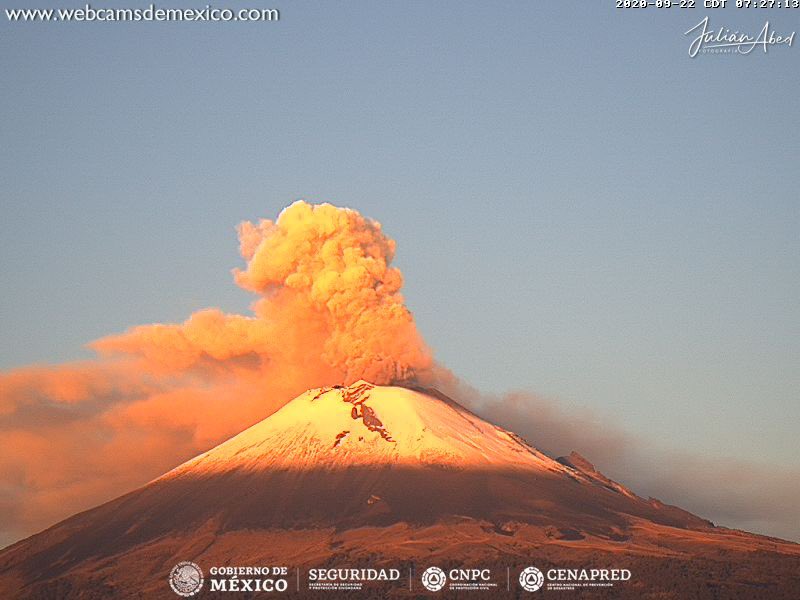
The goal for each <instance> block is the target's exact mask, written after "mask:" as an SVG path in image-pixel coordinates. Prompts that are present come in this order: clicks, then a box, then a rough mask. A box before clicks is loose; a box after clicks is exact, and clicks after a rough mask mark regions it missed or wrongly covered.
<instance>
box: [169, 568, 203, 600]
mask: <svg viewBox="0 0 800 600" xmlns="http://www.w3.org/2000/svg"><path fill="white" fill-rule="evenodd" d="M169 587H171V588H172V591H173V592H175V593H176V594H178V596H183V597H184V598H188V597H189V596H194V595H195V594H196V593H197V592H199V591H200V588H202V587H203V571H202V569H200V567H198V566H197V565H196V564H194V563H193V562H189V561H188V560H184V561H182V562H179V563H178V564H177V565H175V566H174V567H172V571H170V573H169Z"/></svg>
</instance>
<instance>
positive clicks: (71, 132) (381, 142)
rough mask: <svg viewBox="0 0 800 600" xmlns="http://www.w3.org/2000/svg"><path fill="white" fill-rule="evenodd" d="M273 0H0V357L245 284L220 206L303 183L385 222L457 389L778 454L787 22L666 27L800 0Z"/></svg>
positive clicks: (783, 409)
mask: <svg viewBox="0 0 800 600" xmlns="http://www.w3.org/2000/svg"><path fill="white" fill-rule="evenodd" d="M26 4H27V5H30V3H26V2H24V1H23V0H4V2H3V8H7V7H13V6H24V5H26ZM123 4H124V6H138V5H136V4H133V3H127V4H125V3H122V4H120V3H116V4H115V5H117V6H122V5H123ZM262 4H264V3H262V2H257V3H255V5H258V6H261V5H262ZM700 4H702V2H700ZM46 5H47V3H46V2H43V3H42V4H41V5H39V6H46ZM73 5H74V6H77V4H74V3H73V4H68V3H65V4H62V5H61V6H73ZM179 5H180V6H195V5H197V3H193V2H190V1H188V0H187V1H185V2H182V3H177V2H176V3H171V4H170V6H179ZM215 5H216V6H230V5H236V4H235V3H230V4H227V3H223V2H218V3H215ZM251 5H252V4H251ZM165 6H166V5H165ZM274 6H275V7H277V8H279V9H280V10H281V11H282V20H281V22H279V23H277V24H264V23H250V24H202V23H160V24H156V23H153V24H127V25H125V24H64V23H61V24H49V25H43V24H35V25H34V24H27V25H26V24H15V25H13V26H12V25H10V24H9V23H8V22H6V21H5V20H4V17H2V19H3V20H1V21H0V75H1V76H2V85H0V109H1V112H0V115H2V117H1V118H0V140H1V143H0V179H1V180H2V187H1V188H0V189H1V190H2V191H0V197H1V198H2V219H0V278H1V279H2V285H3V293H2V295H0V335H1V336H2V347H0V367H2V368H10V367H13V366H19V365H23V364H27V363H31V362H46V361H55V362H58V361H65V360H70V359H75V358H80V357H85V356H89V352H88V351H87V350H85V349H84V348H83V344H84V343H85V342H87V341H89V340H92V339H94V338H97V337H99V336H102V335H105V334H108V333H110V332H117V331H121V330H123V329H125V328H126V327H128V326H130V325H134V324H139V323H147V322H154V321H160V322H163V321H182V320H183V319H185V318H186V317H187V316H188V315H189V314H190V312H191V311H193V310H195V309H199V308H202V307H207V306H219V307H221V308H223V309H225V310H229V311H244V310H246V307H247V305H248V303H249V302H250V300H251V298H250V297H249V296H248V295H247V294H246V293H245V292H243V291H242V290H240V289H238V288H237V287H236V286H235V285H234V284H233V283H232V281H231V276H230V269H231V268H232V267H234V266H237V265H240V264H241V262H240V259H239V257H238V254H237V241H236V237H235V232H234V226H235V225H236V224H237V223H238V222H239V221H241V220H243V219H254V218H258V217H262V216H263V217H274V216H275V215H276V214H277V212H278V211H279V210H280V209H281V208H282V207H283V206H285V205H287V204H289V203H290V202H292V201H293V200H295V199H297V198H305V199H307V200H309V201H330V202H333V203H336V204H341V205H348V206H352V207H354V208H357V209H359V210H360V211H362V212H363V213H365V214H367V215H369V216H371V217H374V218H376V219H378V220H380V221H381V222H383V223H384V226H385V229H386V231H387V232H388V233H389V235H391V236H392V237H394V238H395V239H396V240H397V241H398V246H399V251H398V260H397V262H398V264H399V266H400V267H401V268H402V270H403V272H404V274H405V276H406V281H407V287H406V295H407V299H408V303H409V305H410V307H411V309H412V310H413V311H414V313H415V315H416V318H417V320H418V323H419V326H420V328H421V330H422V332H423V333H424V335H425V337H426V339H427V341H428V342H429V344H430V345H431V346H432V347H433V348H434V349H435V351H436V355H437V357H438V358H439V359H441V360H442V361H443V362H444V363H445V364H447V365H448V366H449V367H451V368H452V369H453V370H454V371H455V372H456V373H458V374H459V375H461V376H463V377H464V378H465V379H466V380H468V381H470V382H472V383H473V384H475V385H476V386H477V387H479V388H481V389H483V390H487V391H503V390H506V389H509V388H524V389H529V390H533V391H536V392H538V393H541V394H544V395H547V396H550V397H553V398H557V399H559V400H560V401H562V402H563V403H564V404H565V405H566V406H574V407H578V406H582V407H584V406H585V407H589V408H591V409H593V410H594V411H595V412H597V413H598V414H601V415H606V416H607V417H608V418H609V419H612V420H613V421H615V422H616V423H617V425H619V426H620V427H622V428H625V429H627V430H629V431H631V432H634V433H636V434H639V435H643V436H648V437H649V438H650V439H652V440H653V441H654V443H658V444H663V445H667V446H672V447H677V448H683V449H685V450H689V451H698V452H701V453H704V454H706V455H711V456H743V455H746V456H747V457H748V458H751V459H756V460H760V461H764V462H772V463H775V464H779V465H787V466H796V465H797V464H798V445H797V425H798V423H800V402H798V400H799V399H800V393H799V392H800V301H799V299H800V235H799V232H800V208H798V207H800V198H798V189H800V185H799V184H800V168H798V167H799V165H798V157H800V142H798V133H800V127H799V126H800V117H798V105H797V102H798V97H800V77H798V73H800V70H799V69H798V65H800V62H799V61H800V48H798V47H797V45H798V44H797V43H796V44H795V46H794V47H792V48H774V49H771V50H770V52H769V53H768V54H767V55H763V54H762V53H761V52H760V51H759V52H753V53H752V54H751V55H749V56H705V57H703V56H701V57H698V58H696V59H690V58H689V57H688V54H687V50H688V43H689V41H690V40H689V38H688V37H685V36H684V35H682V34H683V32H684V31H686V30H687V29H689V28H690V27H692V26H693V25H695V24H696V23H697V22H698V21H699V20H700V19H701V18H702V17H703V16H704V15H706V14H709V15H710V17H711V20H712V24H718V25H726V26H728V27H731V28H742V29H747V30H753V31H754V32H755V31H757V30H758V29H760V27H761V26H762V25H763V23H764V20H765V19H766V18H769V19H770V20H771V22H772V24H773V26H774V27H775V28H776V29H778V30H781V31H787V32H789V31H792V30H800V10H789V9H782V10H780V11H778V12H774V11H773V12H770V11H762V10H751V11H745V10H736V9H734V8H728V9H725V10H718V11H706V10H705V9H703V8H699V9H696V10H694V11H685V10H680V9H671V10H663V11H660V12H659V11H656V10H655V9H647V10H629V11H620V10H615V9H614V8H613V3H612V2H611V1H606V0H604V1H603V2H579V3H578V2H575V3H565V2H507V3H501V4H497V3H494V2H484V3H474V2H403V3H399V2H395V3H386V2H346V3H345V2H301V1H299V0H291V1H287V0H276V2H275V4H274ZM0 16H2V15H0Z"/></svg>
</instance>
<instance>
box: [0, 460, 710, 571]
mask: <svg viewBox="0 0 800 600" xmlns="http://www.w3.org/2000/svg"><path fill="white" fill-rule="evenodd" d="M452 515H458V516H461V517H469V518H471V519H475V520H481V521H485V522H487V523H491V524H492V525H493V526H495V527H496V528H497V529H498V530H502V528H503V527H505V526H507V524H508V523H525V524H531V525H536V526H539V527H552V528H555V529H556V530H562V531H566V532H574V533H573V535H576V536H581V537H583V536H594V537H599V538H606V539H617V540H619V539H627V538H628V537H629V536H630V532H629V528H630V524H631V517H637V518H639V519H644V520H648V521H652V522H654V523H658V524H661V525H667V526H671V527H678V528H693V529H708V528H709V524H708V522H707V521H704V520H702V519H700V518H698V517H695V516H694V515H691V514H690V513H687V512H685V511H682V510H680V509H677V508H674V507H669V506H665V505H660V506H654V505H651V504H649V503H647V502H645V501H642V500H638V501H632V500H631V499H630V498H628V497H626V496H622V495H619V494H615V493H613V492H611V491H608V490H605V489H603V488H599V487H598V488H588V489H587V487H586V486H585V485H583V484H581V483H579V482H578V481H574V480H570V479H561V478H558V477H555V476H551V475H547V474H543V475H532V474H530V473H524V472H519V471H486V470H484V471H480V470H475V471H473V470H448V469H439V468H425V469H422V468H408V467H386V468H352V469H341V470H295V471H292V470H286V471H274V472H273V471H269V472H263V473H260V472H259V473H252V472H251V473H246V472H245V473H241V472H229V473H223V474H218V475H214V476H205V477H192V476H188V475H185V476H182V477H179V478H176V479H169V480H163V479H162V480H158V481H155V482H153V483H151V484H149V485H147V486H145V487H144V488H141V489H140V490H137V491H135V492H132V493H130V494H127V495H125V496H122V497H121V498H118V499H116V500H113V501H111V502H109V503H107V504H104V505H102V506H99V507H97V508H94V509H92V510H89V511H86V512H84V513H80V514H78V515H75V516H73V517H71V518H69V519H67V520H65V521H63V522H62V523H61V524H59V525H56V526H55V527H52V528H50V529H48V530H47V531H45V532H43V533H42V534H39V535H37V536H33V537H31V538H28V539H27V540H23V541H21V542H19V543H17V544H15V545H13V546H11V547H9V548H8V549H6V550H5V551H3V552H1V553H0V572H2V571H4V570H5V569H7V568H9V567H13V568H22V569H23V570H24V571H25V573H26V575H28V576H32V577H35V576H36V574H37V573H42V572H47V573H48V574H49V575H50V576H53V575H58V574H60V573H63V572H65V571H67V570H68V569H69V568H71V567H72V566H74V565H76V564H79V563H81V562H82V561H84V560H87V559H90V558H94V557H98V556H106V555H111V554H117V553H123V552H125V551H127V550H129V549H130V548H133V547H135V546H138V545H141V544H146V543H150V542H152V541H154V540H157V539H158V538H161V537H162V536H167V535H169V536H172V535H175V534H176V533H177V532H192V531H196V530H200V529H204V528H211V529H213V530H214V531H215V532H217V533H219V534H222V533H226V532H231V531H239V530H266V529H283V528H299V529H313V528H319V529H325V528H334V529H337V530H344V529H353V528H357V527H364V526H374V527H386V526H390V525H392V524H395V523H407V524H411V525H416V526H426V525H431V524H433V523H436V522H438V521H440V520H442V519H444V518H446V517H448V516H452Z"/></svg>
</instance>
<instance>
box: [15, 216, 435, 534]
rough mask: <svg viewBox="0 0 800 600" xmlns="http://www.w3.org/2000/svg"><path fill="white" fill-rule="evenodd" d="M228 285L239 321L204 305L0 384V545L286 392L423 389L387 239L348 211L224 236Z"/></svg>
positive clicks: (139, 478)
mask: <svg viewBox="0 0 800 600" xmlns="http://www.w3.org/2000/svg"><path fill="white" fill-rule="evenodd" d="M238 232H239V242H240V250H241V254H242V256H243V258H244V259H245V261H246V266H245V267H244V268H243V269H235V270H234V272H233V274H234V278H235V280H236V283H237V284H238V285H239V286H241V287H242V288H244V289H246V290H248V291H251V292H254V293H256V294H257V295H258V299H257V300H256V301H255V302H254V304H253V315H250V316H244V315H232V314H226V313H223V312H222V311H220V310H218V309H206V310H202V311H199V312H196V313H194V314H193V315H191V316H190V317H189V319H188V320H186V321H185V322H184V323H182V324H154V325H144V326H139V327H134V328H133V329H131V330H129V331H127V332H125V333H123V334H121V335H113V336H109V337H105V338H102V339H100V340H97V341H95V342H93V343H92V344H91V347H92V348H94V349H95V350H96V351H97V352H98V358H97V359H95V360H90V361H83V362H81V363H69V364H65V365H58V366H52V367H50V366H36V367H26V368H22V369H16V370H13V371H10V372H6V373H3V374H0V419H1V420H2V423H1V424H2V427H0V446H2V447H3V448H6V449H8V450H7V451H6V452H3V455H2V456H0V481H3V482H8V483H4V485H5V486H6V487H8V488H9V489H8V492H9V493H8V494H6V495H5V496H6V500H5V504H8V506H6V507H5V508H7V510H4V511H3V514H5V515H7V517H6V518H5V519H4V518H3V517H0V545H2V542H4V541H10V540H11V539H13V538H14V537H16V536H18V535H19V534H21V533H30V532H31V531H32V530H33V529H35V528H38V527H41V526H44V525H46V524H48V523H49V522H51V521H53V520H55V519H57V518H60V517H63V516H66V515H67V514H69V513H71V512H74V511H75V510H78V509H81V508H84V507H86V506H88V505H91V504H94V503H96V502H98V501H101V500H104V499H107V498H109V497H111V496H113V495H115V494H118V493H119V492H121V491H124V490H125V489H128V488H130V487H133V486H135V485H139V484H141V483H143V482H144V481H146V480H147V479H149V478H150V477H152V476H155V475H157V474H158V473H160V472H162V471H164V470H165V469H166V468H169V467H170V466H173V465H174V464H176V463H177V462H180V461H181V460H183V459H185V458H187V457H189V456H191V455H193V454H195V453H196V452H197V451H199V450H204V449H206V448H208V447H210V446H212V445H214V444H215V443H218V442H219V441H221V440H222V439H225V438H226V437H228V436H230V435H233V434H235V433H238V432H239V431H241V430H242V429H244V428H245V427H247V426H249V425H251V424H252V423H254V422H256V421H259V420H261V419H263V418H264V417H265V416H267V415H269V414H270V413H271V412H273V411H274V410H276V409H277V408H278V407H280V406H281V405H282V404H283V403H285V402H286V401H288V400H289V399H290V398H292V397H294V396H296V395H297V394H299V393H300V392H302V391H304V390H306V389H309V388H312V387H319V386H323V385H333V384H350V383H353V382H354V381H357V380H359V379H365V380H368V381H371V382H373V383H376V384H390V383H402V382H408V381H412V380H425V381H428V382H430V381H431V379H432V378H433V377H434V372H435V368H434V363H433V360H432V356H431V353H430V351H429V350H428V348H427V347H426V345H425V343H424V341H423V340H422V338H421V336H420V334H419V333H418V331H417V329H416V326H415V323H414V319H413V317H412V315H411V313H410V312H409V310H408V308H406V306H405V304H404V303H403V297H402V296H401V294H400V290H401V288H402V285H403V277H402V274H401V273H400V271H399V270H398V269H397V268H395V267H393V266H391V263H392V260H393V258H394V254H395V242H394V241H393V240H391V239H390V238H389V237H387V236H386V235H385V234H384V233H383V231H382V230H381V225H380V224H379V223H378V222H376V221H373V220H370V219H368V218H365V217H364V216H362V215H361V214H359V213H358V212H357V211H355V210H351V209H347V208H338V207H335V206H332V205H330V204H320V205H311V204H308V203H306V202H303V201H298V202H295V203H294V204H292V205H291V206H289V207H288V208H286V209H285V210H284V211H283V212H281V214H280V215H279V216H278V218H277V219H276V220H275V221H271V220H261V221H259V222H258V223H250V222H245V223H242V224H241V225H240V226H239V229H238Z"/></svg>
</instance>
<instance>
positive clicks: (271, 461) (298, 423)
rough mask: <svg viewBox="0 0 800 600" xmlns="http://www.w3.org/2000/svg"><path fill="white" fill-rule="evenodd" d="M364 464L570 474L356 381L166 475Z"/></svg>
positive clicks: (491, 434) (315, 392)
mask: <svg viewBox="0 0 800 600" xmlns="http://www.w3.org/2000/svg"><path fill="white" fill-rule="evenodd" d="M369 465H373V466H374V465H398V466H403V465H404V466H426V465H438V466H448V467H454V468H467V467H472V468H513V469H534V470H539V471H551V472H554V473H561V474H566V473H567V471H568V469H566V468H565V467H564V466H563V465H561V464H560V463H558V462H556V461H555V460H552V459H551V458H549V457H547V456H545V455H544V454H542V453H541V452H539V451H538V450H536V449H535V448H533V447H531V446H529V445H528V444H526V443H525V442H524V441H523V440H521V439H520V438H519V437H517V436H516V435H515V434H513V433H510V432H508V431H506V430H504V429H501V428H499V427H496V426H494V425H492V424H490V423H487V422H486V421H483V420H482V419H480V418H479V417H477V416H476V415H474V414H472V413H471V412H469V411H468V410H466V409H465V408H463V407H462V406H460V405H458V404H456V403H455V402H452V401H448V400H447V399H444V397H441V396H440V397H436V396H434V395H430V394H428V393H423V392H420V391H415V390H411V389H407V388H401V387H376V386H373V385H372V384H370V383H367V382H364V381H359V382H357V383H355V384H353V385H351V386H349V387H333V388H321V389H312V390H309V391H307V392H305V393H304V394H302V395H300V396H298V397H297V398H295V399H294V400H292V401H291V402H289V403H288V404H287V405H286V406H284V407H283V408H281V409H280V410H279V411H277V412H276V413H274V414H273V415H271V416H270V417H268V418H266V419H264V420H263V421H261V422H260V423H257V424H256V425H253V426H252V427H250V428H249V429H246V430H245V431H243V432H242V433H240V434H239V435H237V436H235V437H233V438H231V439H229V440H228V441H226V442H224V443H222V444H220V445H219V446H217V447H216V448H213V449H212V450H210V451H208V452H206V453H204V454H201V455H199V456H197V457H196V458H194V459H192V460H190V461H188V462H186V463H184V464H183V465H181V466H180V467H178V468H176V469H174V470H173V471H171V472H169V473H167V474H166V475H165V476H164V478H169V477H176V476H180V475H181V474H182V473H186V472H192V473H193V474H198V473H212V472H224V471H231V470H234V469H235V470H242V469H244V470H252V471H257V470H264V469H276V468H277V469H281V468H291V469H303V468H314V469H319V468H343V467H355V466H369Z"/></svg>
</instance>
